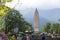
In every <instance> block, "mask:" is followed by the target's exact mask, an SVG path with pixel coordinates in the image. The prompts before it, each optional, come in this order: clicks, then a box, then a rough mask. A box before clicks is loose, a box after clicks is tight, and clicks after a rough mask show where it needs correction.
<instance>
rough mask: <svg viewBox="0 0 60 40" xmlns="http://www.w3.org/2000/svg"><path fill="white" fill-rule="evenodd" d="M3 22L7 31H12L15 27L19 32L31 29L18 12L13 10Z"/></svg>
mask: <svg viewBox="0 0 60 40" xmlns="http://www.w3.org/2000/svg"><path fill="white" fill-rule="evenodd" d="M5 21H6V23H5V24H6V27H7V29H8V31H11V30H12V31H13V29H14V28H15V27H18V28H19V31H21V32H25V30H31V28H32V27H31V26H30V24H29V23H28V22H26V21H25V20H24V18H23V17H22V15H21V14H20V12H19V11H17V10H14V9H13V10H10V11H9V12H8V13H7V15H6V19H5Z"/></svg>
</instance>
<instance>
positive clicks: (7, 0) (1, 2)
mask: <svg viewBox="0 0 60 40" xmlns="http://www.w3.org/2000/svg"><path fill="white" fill-rule="evenodd" d="M11 1H12V0H0V5H5V4H6V2H11Z"/></svg>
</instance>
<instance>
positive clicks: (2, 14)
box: [0, 5, 10, 16]
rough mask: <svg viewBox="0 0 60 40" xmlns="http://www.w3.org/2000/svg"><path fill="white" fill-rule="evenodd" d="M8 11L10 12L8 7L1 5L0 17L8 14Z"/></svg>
mask: <svg viewBox="0 0 60 40" xmlns="http://www.w3.org/2000/svg"><path fill="white" fill-rule="evenodd" d="M8 10H10V8H9V7H7V6H4V5H1V6H0V16H5V15H6V13H7V12H8Z"/></svg>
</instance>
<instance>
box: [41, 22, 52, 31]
mask: <svg viewBox="0 0 60 40" xmlns="http://www.w3.org/2000/svg"><path fill="white" fill-rule="evenodd" d="M50 28H51V23H50V22H48V23H47V24H46V25H45V26H44V28H43V29H42V32H50Z"/></svg>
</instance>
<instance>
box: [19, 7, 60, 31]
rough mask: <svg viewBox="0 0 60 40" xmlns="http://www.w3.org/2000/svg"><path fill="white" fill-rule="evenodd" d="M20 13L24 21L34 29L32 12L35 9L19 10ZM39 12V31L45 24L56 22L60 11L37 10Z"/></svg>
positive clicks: (59, 16)
mask: <svg viewBox="0 0 60 40" xmlns="http://www.w3.org/2000/svg"><path fill="white" fill-rule="evenodd" d="M20 12H21V13H22V14H23V17H24V18H25V20H26V21H28V22H29V23H30V24H32V26H33V27H34V12H35V9H32V8H30V9H25V10H20ZM38 12H39V23H40V24H39V27H40V28H39V29H40V30H41V28H42V27H43V26H44V25H45V24H46V23H47V22H58V20H59V19H60V9H59V8H56V9H50V10H40V9H38Z"/></svg>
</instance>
